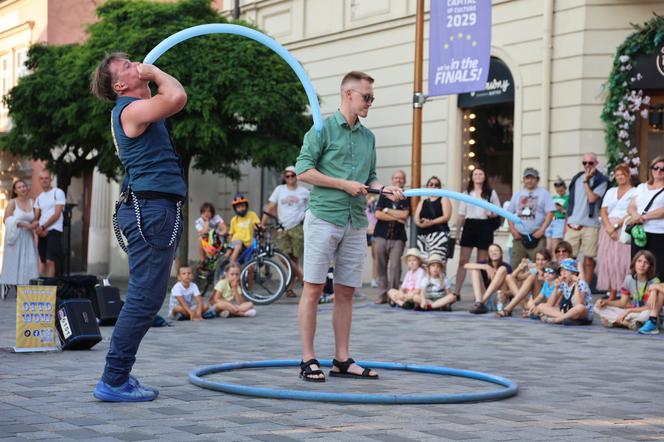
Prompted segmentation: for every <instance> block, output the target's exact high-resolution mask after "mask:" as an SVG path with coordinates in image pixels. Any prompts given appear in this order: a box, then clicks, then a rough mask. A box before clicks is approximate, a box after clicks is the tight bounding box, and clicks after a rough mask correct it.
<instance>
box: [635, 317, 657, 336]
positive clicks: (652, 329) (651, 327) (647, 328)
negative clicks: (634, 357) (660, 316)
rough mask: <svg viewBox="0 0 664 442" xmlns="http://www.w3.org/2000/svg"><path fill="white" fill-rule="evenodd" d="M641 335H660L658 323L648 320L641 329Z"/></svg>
mask: <svg viewBox="0 0 664 442" xmlns="http://www.w3.org/2000/svg"><path fill="white" fill-rule="evenodd" d="M639 334H640V335H657V334H659V328H657V323H655V322H653V321H651V320H650V319H648V320H647V321H646V323H645V324H643V327H641V328H640V329H639Z"/></svg>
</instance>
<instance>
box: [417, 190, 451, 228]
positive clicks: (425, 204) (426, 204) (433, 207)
mask: <svg viewBox="0 0 664 442" xmlns="http://www.w3.org/2000/svg"><path fill="white" fill-rule="evenodd" d="M441 216H443V199H442V198H436V199H435V200H433V201H431V200H430V199H429V198H426V199H424V200H423V201H422V209H421V210H420V218H426V219H436V218H439V217H441ZM449 231H450V227H449V226H448V225H447V223H443V224H434V225H433V226H430V227H425V228H421V227H418V228H417V234H418V235H428V234H429V233H435V232H449Z"/></svg>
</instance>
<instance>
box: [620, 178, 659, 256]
mask: <svg viewBox="0 0 664 442" xmlns="http://www.w3.org/2000/svg"><path fill="white" fill-rule="evenodd" d="M662 192H664V187H662V188H661V189H659V192H657V193H656V194H655V195H654V196H653V197H652V198H651V199H650V201H648V204H647V205H646V207H645V208H644V209H643V211H642V212H641V215H645V214H646V213H648V210H650V207H651V206H652V204H653V203H654V202H655V200H656V199H657V197H658V196H659V195H660V194H661V193H662ZM633 228H634V224H630V225H627V219H626V220H625V222H624V223H623V228H622V229H620V242H623V241H622V239H623V230H624V231H625V233H626V234H627V235H629V242H624V243H623V244H630V243H631V242H632V229H633ZM641 233H644V232H641ZM639 241H640V242H642V244H643V245H638V247H641V248H643V247H645V246H646V239H645V238H639Z"/></svg>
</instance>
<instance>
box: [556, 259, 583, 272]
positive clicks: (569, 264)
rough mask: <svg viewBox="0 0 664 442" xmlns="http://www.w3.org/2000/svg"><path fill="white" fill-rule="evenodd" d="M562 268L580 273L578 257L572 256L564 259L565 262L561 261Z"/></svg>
mask: <svg viewBox="0 0 664 442" xmlns="http://www.w3.org/2000/svg"><path fill="white" fill-rule="evenodd" d="M560 268H561V269H564V270H568V271H570V272H574V273H579V267H578V264H577V262H576V259H572V258H567V259H563V262H562V263H560Z"/></svg>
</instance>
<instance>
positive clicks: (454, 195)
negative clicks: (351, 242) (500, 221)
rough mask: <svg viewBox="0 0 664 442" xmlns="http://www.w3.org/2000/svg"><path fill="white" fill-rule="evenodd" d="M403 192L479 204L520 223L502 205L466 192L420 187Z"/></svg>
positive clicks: (485, 208)
mask: <svg viewBox="0 0 664 442" xmlns="http://www.w3.org/2000/svg"><path fill="white" fill-rule="evenodd" d="M403 194H404V196H439V197H447V198H451V199H453V200H458V201H463V202H465V203H467V204H471V205H473V206H479V207H481V208H483V209H484V210H488V211H489V212H493V213H495V214H497V215H500V216H502V217H503V218H505V219H508V220H510V221H512V222H513V223H514V224H521V219H520V218H519V217H518V216H516V215H515V214H513V213H512V212H508V211H507V210H505V209H503V208H502V207H500V206H496V205H495V204H491V203H490V202H489V201H487V200H484V199H482V198H475V197H472V196H470V195H468V194H467V193H461V192H454V191H452V190H447V189H430V188H421V189H408V190H406V191H404V193H403Z"/></svg>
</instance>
